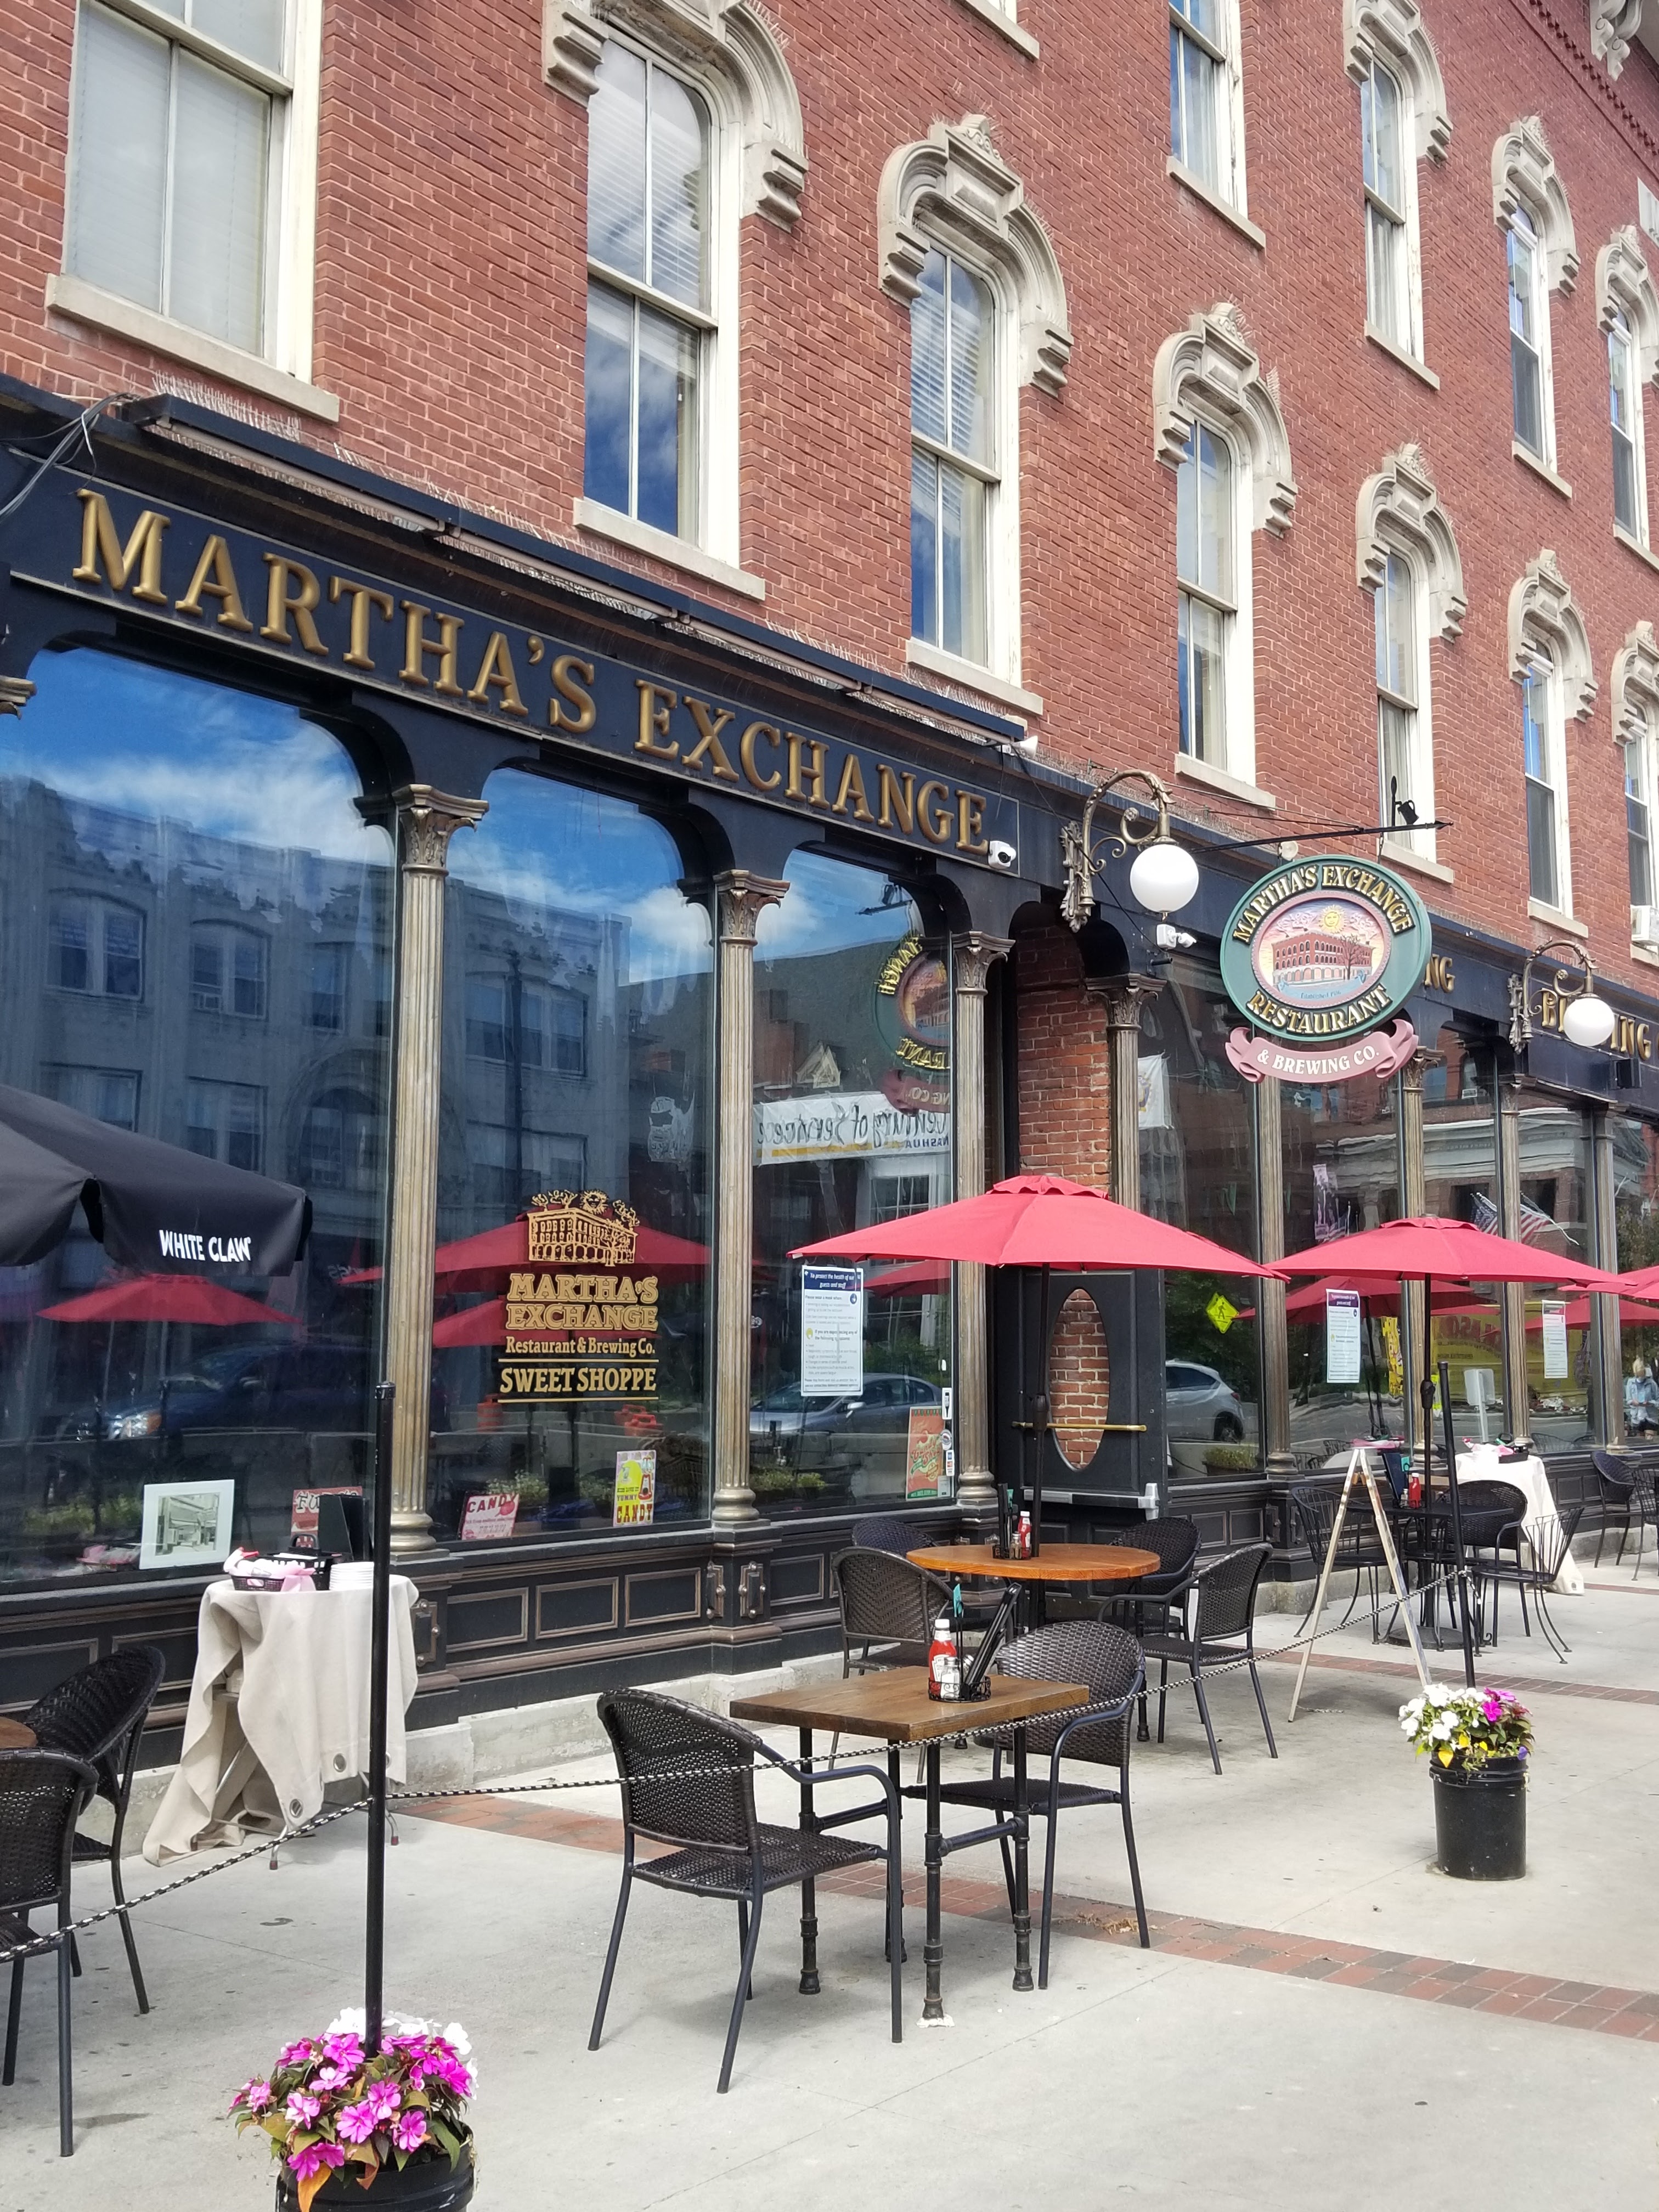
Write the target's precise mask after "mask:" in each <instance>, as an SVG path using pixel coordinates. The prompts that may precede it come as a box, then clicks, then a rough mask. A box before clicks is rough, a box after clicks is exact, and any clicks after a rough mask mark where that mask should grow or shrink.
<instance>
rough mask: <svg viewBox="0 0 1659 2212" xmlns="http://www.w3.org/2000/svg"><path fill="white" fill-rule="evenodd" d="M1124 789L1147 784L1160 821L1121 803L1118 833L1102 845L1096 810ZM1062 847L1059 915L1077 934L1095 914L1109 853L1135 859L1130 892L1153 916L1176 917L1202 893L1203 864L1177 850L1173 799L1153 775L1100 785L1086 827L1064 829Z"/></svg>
mask: <svg viewBox="0 0 1659 2212" xmlns="http://www.w3.org/2000/svg"><path fill="white" fill-rule="evenodd" d="M1121 783H1141V784H1145V785H1146V788H1147V789H1148V790H1149V791H1150V792H1151V793H1152V798H1153V800H1154V803H1155V804H1156V805H1157V808H1158V813H1157V817H1156V818H1155V819H1154V820H1153V821H1152V822H1151V823H1148V822H1147V821H1146V819H1145V817H1143V816H1142V815H1140V814H1139V813H1132V812H1131V811H1130V810H1129V808H1128V807H1127V805H1124V804H1123V802H1122V801H1121V800H1120V801H1119V802H1118V804H1117V805H1116V807H1115V810H1114V811H1115V813H1116V815H1117V829H1116V831H1115V833H1111V832H1109V833H1108V834H1107V835H1105V836H1103V837H1102V838H1101V839H1100V841H1099V842H1098V843H1097V842H1096V839H1095V810H1096V808H1097V807H1098V806H1099V805H1101V804H1102V802H1103V800H1105V799H1106V798H1107V794H1108V793H1110V792H1112V791H1115V789H1116V787H1118V785H1119V784H1121ZM1130 851H1133V853H1134V856H1135V857H1134V860H1133V862H1132V863H1131V866H1130V868H1129V889H1130V890H1132V891H1133V894H1134V896H1136V898H1138V899H1139V902H1140V903H1141V905H1142V906H1144V907H1145V908H1146V911H1147V913H1148V914H1155V915H1159V916H1160V917H1162V916H1164V915H1171V914H1175V913H1177V912H1178V911H1179V910H1180V908H1182V907H1183V906H1185V905H1187V904H1188V902H1189V901H1190V900H1191V899H1192V898H1193V897H1194V895H1195V893H1196V892H1197V890H1198V863H1197V861H1196V860H1194V858H1193V856H1192V854H1190V853H1189V852H1188V850H1187V848H1186V847H1185V846H1184V845H1177V844H1176V841H1175V839H1174V838H1173V837H1172V836H1170V793H1169V791H1168V788H1167V787H1166V786H1165V785H1164V784H1163V783H1162V782H1161V781H1159V780H1158V777H1157V776H1155V775H1153V774H1152V770H1151V769H1144V768H1122V769H1119V770H1118V771H1117V774H1116V775H1109V776H1108V777H1107V778H1106V779H1105V781H1104V782H1103V783H1097V785H1096V786H1095V787H1094V789H1093V790H1092V791H1091V793H1089V797H1088V800H1087V803H1086V804H1085V806H1084V809H1083V824H1082V827H1081V828H1080V829H1075V828H1073V825H1072V823H1069V822H1068V823H1065V824H1064V825H1063V827H1062V828H1061V829H1060V855H1061V858H1062V860H1063V861H1064V863H1065V867H1066V896H1065V897H1064V898H1063V899H1062V900H1061V901H1060V912H1061V913H1062V914H1063V915H1065V917H1066V921H1068V922H1070V924H1071V925H1072V927H1073V929H1081V928H1082V927H1083V925H1084V923H1085V921H1087V920H1088V919H1089V916H1090V915H1091V914H1092V913H1093V912H1094V908H1095V881H1094V879H1095V878H1096V876H1097V874H1098V873H1099V872H1100V870H1101V869H1102V868H1103V866H1105V864H1106V858H1107V855H1108V854H1111V855H1112V856H1113V857H1114V858H1115V859H1117V860H1121V859H1122V857H1123V855H1124V854H1126V853H1127V852H1130Z"/></svg>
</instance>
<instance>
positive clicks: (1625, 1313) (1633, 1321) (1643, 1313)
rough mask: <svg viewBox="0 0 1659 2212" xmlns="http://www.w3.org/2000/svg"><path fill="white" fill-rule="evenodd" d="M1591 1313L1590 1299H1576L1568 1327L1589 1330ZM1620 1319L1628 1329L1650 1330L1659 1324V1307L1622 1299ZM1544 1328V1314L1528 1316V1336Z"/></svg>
mask: <svg viewBox="0 0 1659 2212" xmlns="http://www.w3.org/2000/svg"><path fill="white" fill-rule="evenodd" d="M1591 1312H1592V1310H1591V1306H1590V1302H1589V1298H1588V1297H1583V1298H1575V1299H1574V1300H1573V1301H1572V1303H1571V1305H1570V1306H1569V1307H1568V1308H1567V1327H1568V1328H1589V1325H1590V1320H1591ZM1619 1319H1620V1322H1621V1323H1622V1325H1623V1326H1624V1327H1625V1328H1650V1327H1651V1326H1652V1325H1653V1323H1654V1322H1659V1306H1644V1305H1643V1304H1641V1302H1640V1301H1639V1300H1638V1299H1636V1298H1620V1301H1619ZM1543 1326H1544V1316H1543V1315H1542V1314H1541V1313H1539V1314H1530V1315H1528V1317H1527V1330H1528V1334H1531V1333H1532V1332H1533V1331H1534V1330H1535V1329H1541V1328H1543Z"/></svg>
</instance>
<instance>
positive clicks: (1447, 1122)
mask: <svg viewBox="0 0 1659 2212" xmlns="http://www.w3.org/2000/svg"><path fill="white" fill-rule="evenodd" d="M1434 1049H1435V1052H1436V1054H1437V1062H1436V1064H1433V1065H1431V1066H1429V1067H1428V1068H1426V1069H1425V1071H1424V1076H1423V1182H1424V1192H1425V1205H1426V1208H1427V1211H1428V1212H1430V1213H1431V1214H1435V1215H1437V1216H1440V1217H1442V1218H1444V1219H1447V1220H1450V1221H1472V1222H1473V1223H1474V1225H1475V1226H1476V1227H1477V1228H1478V1229H1486V1230H1495V1229H1496V1228H1497V1226H1498V1122H1497V1108H1496V1105H1495V1103H1494V1101H1495V1095H1496V1094H1495V1084H1496V1079H1497V1069H1496V1060H1495V1057H1494V1054H1493V1052H1492V1047H1491V1046H1490V1045H1487V1044H1482V1043H1479V1042H1474V1041H1473V1040H1471V1039H1470V1038H1468V1037H1465V1036H1461V1035H1460V1034H1459V1033H1458V1031H1457V1030H1452V1029H1443V1030H1441V1031H1440V1032H1439V1035H1438V1036H1437V1039H1436V1041H1435V1047H1434ZM1441 1360H1444V1361H1445V1363H1446V1367H1447V1371H1448V1373H1449V1376H1450V1379H1451V1395H1452V1425H1453V1427H1454V1429H1455V1431H1456V1434H1457V1436H1458V1437H1460V1439H1461V1438H1462V1437H1480V1434H1481V1432H1482V1431H1483V1430H1484V1431H1485V1433H1486V1436H1487V1437H1496V1436H1498V1435H1499V1434H1501V1433H1503V1432H1504V1431H1507V1430H1508V1428H1509V1426H1510V1421H1509V1417H1508V1408H1507V1407H1505V1405H1504V1309H1503V1305H1502V1303H1501V1297H1500V1294H1499V1293H1498V1292H1497V1291H1495V1290H1494V1289H1493V1287H1492V1285H1490V1284H1475V1285H1474V1286H1473V1287H1471V1288H1470V1289H1468V1290H1467V1291H1462V1290H1456V1289H1454V1288H1451V1287H1449V1286H1448V1287H1445V1288H1442V1289H1437V1291H1435V1293H1434V1310H1433V1311H1432V1312H1431V1315H1430V1316H1429V1363H1430V1365H1431V1368H1433V1369H1436V1370H1437V1368H1438V1365H1439V1363H1440V1361H1441ZM1397 1364H1398V1363H1397V1362H1396V1363H1395V1366H1396V1370H1397Z"/></svg>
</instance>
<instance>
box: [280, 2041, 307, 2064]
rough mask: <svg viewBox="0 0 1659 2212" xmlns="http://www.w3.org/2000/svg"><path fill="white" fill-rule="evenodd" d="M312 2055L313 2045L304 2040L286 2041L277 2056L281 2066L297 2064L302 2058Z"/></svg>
mask: <svg viewBox="0 0 1659 2212" xmlns="http://www.w3.org/2000/svg"><path fill="white" fill-rule="evenodd" d="M310 2056H311V2045H310V2044H309V2043H307V2042H304V2041H301V2042H299V2043H285V2044H284V2045H283V2048H282V2050H281V2051H280V2053H279V2054H278V2056H277V2059H276V2063H277V2064H278V2065H279V2066H297V2065H298V2064H299V2063H300V2062H301V2059H303V2058H309V2057H310Z"/></svg>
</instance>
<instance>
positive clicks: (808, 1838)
mask: <svg viewBox="0 0 1659 2212" xmlns="http://www.w3.org/2000/svg"><path fill="white" fill-rule="evenodd" d="M599 1718H600V1720H601V1721H603V1723H605V1733H606V1735H609V1737H610V1738H611V1745H612V1747H613V1748H614V1749H615V1752H616V1754H617V1773H618V1774H619V1776H620V1777H621V1778H622V1801H623V1877H622V1892H621V1894H620V1895H619V1896H618V1897H617V1917H616V1919H615V1921H614V1923H612V1925H611V1946H610V1948H609V1949H608V1950H607V1952H606V1953H605V1975H604V1978H603V1979H602V1980H601V1982H600V1984H599V2003H598V2005H597V2006H596V2008H595V2009H594V2013H593V2028H592V2033H591V2034H590V2035H589V2037H588V2039H587V2047H588V2049H589V2050H590V2051H597V2050H598V2049H599V2037H600V2034H601V2033H602V2031H603V2029H604V2027H605V2007H606V2005H607V2004H608V2003H609V2002H610V2000H611V1977H612V1976H613V1975H614V1974H615V1972H616V1971H617V1952H618V1950H619V1949H620V1948H622V1934H623V1919H624V1917H626V1915H627V1911H628V1899H629V1891H630V1890H631V1888H632V1887H633V1885H634V1883H635V1881H648V1882H653V1883H654V1884H655V1885H656V1886H657V1887H658V1888H659V1889H674V1890H680V1891H682V1892H684V1893H685V1894H686V1895H688V1896H691V1897H723V1898H726V1899H730V1900H735V1902H736V1904H737V1908H738V1943H739V1946H740V1948H741V1951H742V1957H743V1963H742V1966H741V1969H740V1971H739V1972H738V1990H737V1995H736V1996H735V1997H733V1999H732V2023H731V2026H730V2027H728V2028H727V2030H726V2055H725V2057H724V2058H723V2059H722V2060H721V2062H720V2090H721V2092H722V2093H724V2092H725V2091H726V2089H727V2088H729V2087H730V2086H731V2081H732V2055H733V2053H734V2052H735V2051H736V2050H737V2047H738V2029H739V2028H740V2027H742V2025H743V2008H744V2002H745V2001H746V2000H747V1998H749V1997H750V1996H752V1995H753V1994H754V1992H753V1990H752V1988H751V1986H750V1979H751V1977H752V1975H753V1973H754V1969H755V1953H756V1950H757V1947H758V1945H759V1942H760V1927H761V1908H762V1905H763V1902H764V1900H765V1899H766V1898H767V1896H768V1895H769V1893H770V1892H771V1891H773V1890H775V1889H793V1888H799V1887H801V1886H802V1885H803V1884H805V1885H806V1886H807V1890H806V1893H805V1894H804V1895H803V1898H802V1928H803V1935H805V1932H806V1930H807V1929H808V1928H809V1926H810V1928H811V1932H812V1938H813V1941H814V1942H815V1943H816V1935H817V1921H816V1918H815V1917H813V1916H812V1899H811V1889H810V1886H811V1883H812V1882H813V1881H816V1879H817V1876H818V1875H823V1874H831V1873H839V1872H840V1871H841V1869H842V1868H844V1867H854V1866H868V1865H870V1864H872V1863H878V1864H881V1863H884V1864H885V1866H886V1869H887V1953H888V1969H889V1973H890V1979H891V1983H892V1994H893V2040H894V2042H895V2043H901V2042H902V2041H903V2039H904V2021H903V2002H904V1999H903V1989H902V1979H903V1958H904V1941H903V1929H902V1909H901V1901H900V1894H899V1879H900V1859H899V1801H898V1797H897V1794H896V1791H895V1790H894V1789H893V1786H892V1784H891V1783H890V1780H889V1779H888V1778H887V1776H886V1775H885V1774H884V1772H883V1771H882V1770H881V1768H880V1767H878V1766H843V1767H842V1768H841V1769H840V1770H839V1771H837V1772H836V1773H833V1774H832V1773H830V1772H829V1771H827V1770H823V1769H820V1770H818V1771H816V1772H814V1771H811V1770H810V1769H808V1768H806V1767H805V1766H796V1765H791V1764H790V1762H789V1761H788V1760H787V1759H784V1758H782V1757H781V1756H780V1754H779V1753H776V1752H775V1751H773V1750H772V1749H771V1748H770V1747H769V1746H768V1745H767V1744H765V1743H763V1741H761V1739H760V1737H759V1736H757V1735H755V1734H754V1733H753V1732H752V1731H751V1730H750V1729H745V1728H739V1727H738V1724H737V1723H736V1722H735V1721H727V1720H719V1719H716V1718H715V1717H714V1715H713V1714H712V1713H706V1712H704V1711H702V1710H701V1709H700V1708H699V1707H698V1706H696V1705H683V1704H682V1703H681V1702H680V1700H679V1699H678V1698H665V1697H660V1696H659V1695H658V1694H657V1693H656V1692H654V1691H651V1690H607V1691H606V1692H605V1694H604V1696H603V1697H601V1699H599ZM757 1759H764V1760H766V1761H767V1762H768V1763H769V1765H773V1766H775V1767H777V1768H778V1769H779V1771H781V1772H782V1773H784V1774H787V1776H788V1777H789V1778H790V1779H791V1780H792V1781H793V1782H795V1783H797V1784H799V1786H800V1788H801V1789H802V1790H807V1791H810V1790H815V1789H817V1788H818V1787H820V1786H821V1785H822V1784H824V1783H826V1782H834V1783H841V1782H845V1781H847V1780H848V1779H849V1778H852V1777H854V1776H861V1777H866V1778H868V1779H870V1780H872V1781H873V1782H874V1783H876V1784H878V1787H879V1789H880V1790H881V1793H882V1796H881V1801H880V1802H878V1803H872V1804H866V1805H860V1806H855V1807H854V1808H851V1809H850V1810H848V1811H845V1812H840V1813H835V1814H823V1815H818V1816H817V1817H816V1818H815V1819H814V1820H813V1821H812V1824H811V1826H810V1827H800V1828H780V1827H774V1826H771V1825H770V1824H769V1823H768V1822H765V1821H763V1820H759V1819H758V1818H757V1815H756V1812H755V1762H756V1760H757ZM711 1770H712V1771H711ZM877 1814H884V1816H885V1819H886V1821H887V1841H886V1844H885V1845H882V1844H865V1843H854V1842H851V1841H850V1840H848V1839H846V1838H842V1837H838V1836H832V1835H828V1834H826V1833H825V1832H824V1831H825V1830H826V1829H829V1828H837V1827H846V1826H850V1825H852V1824H853V1823H854V1822H857V1821H860V1820H870V1819H872V1818H873V1817H874V1816H875V1815H877ZM641 1836H643V1837H645V1838H647V1840H648V1841H650V1842H653V1843H659V1844H672V1845H673V1846H674V1848H673V1849H672V1850H670V1851H668V1852H667V1853H666V1854H665V1855H664V1856H663V1857H658V1858H645V1859H638V1858H636V1857H635V1843H636V1841H637V1839H638V1838H640V1837H641ZM803 1980H805V1974H803Z"/></svg>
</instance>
